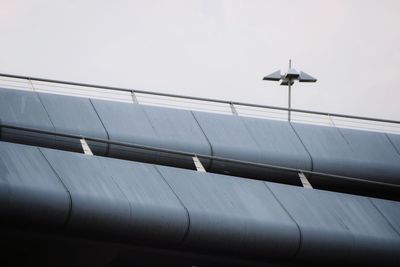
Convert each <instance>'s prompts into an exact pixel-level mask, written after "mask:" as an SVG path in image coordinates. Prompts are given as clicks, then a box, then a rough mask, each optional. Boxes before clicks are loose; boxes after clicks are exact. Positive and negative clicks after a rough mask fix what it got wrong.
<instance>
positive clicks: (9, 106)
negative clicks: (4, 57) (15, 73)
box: [0, 88, 55, 147]
mask: <svg viewBox="0 0 400 267" xmlns="http://www.w3.org/2000/svg"><path fill="white" fill-rule="evenodd" d="M0 122H1V123H4V124H11V125H15V126H20V127H30V128H39V129H42V130H48V131H55V129H54V127H53V125H52V123H51V121H50V119H49V116H48V114H47V112H46V110H45V109H44V107H43V105H42V103H41V102H40V99H39V97H38V95H37V94H36V93H33V92H28V91H21V90H10V89H4V88H0ZM0 138H1V139H2V140H5V141H12V142H19V143H25V144H33V145H42V146H50V147H53V146H54V145H55V137H54V136H53V135H45V134H38V133H30V132H26V131H21V130H14V129H6V128H2V129H1V132H0Z"/></svg>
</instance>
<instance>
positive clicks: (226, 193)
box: [157, 166, 300, 258]
mask: <svg viewBox="0 0 400 267" xmlns="http://www.w3.org/2000/svg"><path fill="white" fill-rule="evenodd" d="M157 168H158V169H159V170H160V172H161V174H162V175H163V176H164V177H165V179H166V180H167V182H168V183H169V184H170V185H171V187H172V189H173V190H174V191H175V193H176V194H177V195H178V197H179V198H180V199H181V201H182V202H183V204H184V205H185V207H186V208H187V210H188V212H189V216H190V229H189V233H188V235H187V238H186V242H185V244H186V245H188V246H190V247H196V248H207V249H213V250H224V251H230V252H240V253H250V254H258V255H263V256H266V257H285V258H291V257H292V256H293V255H294V254H295V252H296V249H297V247H298V244H299V238H300V236H299V232H298V229H297V227H296V225H295V224H294V222H293V221H292V220H291V219H290V218H289V216H288V215H287V214H286V212H285V211H284V210H283V209H282V207H281V206H280V205H279V203H278V202H277V201H276V199H275V198H274V196H273V195H272V194H271V193H270V192H269V191H268V189H267V188H266V187H265V185H264V184H263V182H261V181H256V180H249V179H242V178H238V177H229V176H224V175H218V174H211V173H204V172H196V171H190V170H182V169H176V168H170V167H162V166H157Z"/></svg>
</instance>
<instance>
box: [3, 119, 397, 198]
mask: <svg viewBox="0 0 400 267" xmlns="http://www.w3.org/2000/svg"><path fill="white" fill-rule="evenodd" d="M1 128H7V129H14V130H19V131H25V132H29V133H39V134H44V135H54V136H59V137H66V138H72V139H76V140H79V141H81V143H82V152H84V153H86V154H89V155H93V153H92V152H91V150H90V147H89V146H88V144H87V142H86V141H91V142H97V143H103V144H107V145H117V146H122V147H126V148H135V149H142V150H149V151H155V152H162V153H169V154H173V155H178V156H187V157H190V158H191V159H193V161H192V162H193V167H194V169H197V170H198V171H206V172H207V171H209V170H206V169H205V168H204V167H203V166H202V165H201V162H199V160H198V159H206V160H213V161H220V162H225V163H234V164H241V165H246V166H252V167H257V168H265V169H269V170H274V171H279V172H282V173H287V174H295V176H297V179H298V183H299V184H302V185H303V187H306V188H313V187H314V188H320V189H325V190H331V191H339V192H346V193H353V194H359V195H365V196H373V197H380V198H386V199H393V200H397V201H398V200H400V185H398V184H392V183H384V182H377V181H371V180H365V179H360V178H356V177H349V176H342V175H336V174H330V173H323V172H315V171H310V170H304V169H296V168H290V167H284V166H278V165H270V164H265V163H257V162H251V161H243V160H237V159H231V158H225V157H218V156H209V155H204V154H197V153H194V152H190V151H180V150H173V149H166V148H160V147H154V146H147V145H140V144H135V143H128V142H120V141H113V140H108V139H101V138H95V137H91V136H84V135H77V134H69V133H65V132H56V131H48V130H42V129H38V128H30V127H20V126H15V125H10V124H1V123H0V129H1ZM88 150H89V153H87V151H88ZM151 163H154V164H157V163H158V162H156V161H154V162H151ZM199 164H200V167H199ZM266 179H267V178H266ZM321 179H322V180H323V181H324V180H327V181H328V185H325V186H322V187H321ZM267 180H268V179H267ZM273 181H274V182H276V180H275V179H274V180H273ZM282 182H283V183H285V181H282ZM337 183H341V184H340V185H339V186H337V185H336V184H337ZM315 185H317V186H315ZM344 185H346V186H344ZM346 187H347V188H346Z"/></svg>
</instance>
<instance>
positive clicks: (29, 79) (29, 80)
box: [28, 77, 36, 92]
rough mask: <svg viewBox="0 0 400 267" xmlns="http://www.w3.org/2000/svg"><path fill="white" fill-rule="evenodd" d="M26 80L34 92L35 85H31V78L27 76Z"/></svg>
mask: <svg viewBox="0 0 400 267" xmlns="http://www.w3.org/2000/svg"><path fill="white" fill-rule="evenodd" d="M28 82H29V84H30V85H31V87H32V90H33V91H34V92H36V90H35V86H33V83H32V80H31V78H29V77H28Z"/></svg>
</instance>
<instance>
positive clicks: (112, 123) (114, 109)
mask: <svg viewBox="0 0 400 267" xmlns="http://www.w3.org/2000/svg"><path fill="white" fill-rule="evenodd" d="M91 101H92V103H93V106H94V107H95V110H96V111H97V113H98V114H99V117H100V119H101V121H102V122H103V124H104V127H105V128H106V130H107V132H108V134H109V138H110V140H113V141H121V142H128V143H134V144H140V145H147V146H155V147H159V146H160V145H161V142H160V140H159V139H158V137H157V135H156V133H155V131H154V129H153V126H152V125H151V123H150V121H149V120H148V118H147V115H146V113H145V112H144V111H143V109H142V107H141V106H140V105H138V104H130V103H120V102H112V101H104V100H97V99H91ZM109 155H110V156H112V157H117V158H124V159H132V160H139V161H145V162H147V161H150V162H154V161H155V160H156V159H157V153H156V152H152V151H148V150H142V149H134V148H127V147H122V146H116V145H110V148H109Z"/></svg>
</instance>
